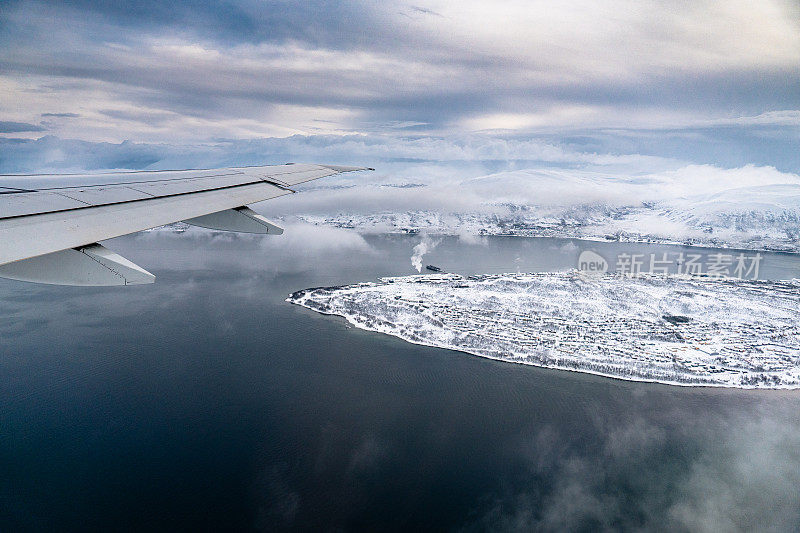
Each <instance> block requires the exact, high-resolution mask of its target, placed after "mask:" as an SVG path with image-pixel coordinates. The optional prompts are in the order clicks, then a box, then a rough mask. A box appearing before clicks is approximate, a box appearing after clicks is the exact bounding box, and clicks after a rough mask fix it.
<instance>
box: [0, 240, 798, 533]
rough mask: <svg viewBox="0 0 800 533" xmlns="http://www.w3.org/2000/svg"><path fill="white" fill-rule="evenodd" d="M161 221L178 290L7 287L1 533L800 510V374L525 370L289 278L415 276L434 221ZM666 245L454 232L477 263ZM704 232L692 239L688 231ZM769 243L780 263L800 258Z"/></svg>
mask: <svg viewBox="0 0 800 533" xmlns="http://www.w3.org/2000/svg"><path fill="white" fill-rule="evenodd" d="M321 233H322V236H321V237H320V238H317V239H315V238H314V237H313V235H314V233H313V232H311V233H304V234H302V235H294V236H293V234H292V232H291V231H289V232H287V233H286V234H285V235H283V236H282V237H279V238H277V239H281V240H263V239H261V238H249V237H237V236H222V235H215V234H212V233H210V232H195V233H191V234H185V235H179V234H173V233H163V232H162V233H157V232H153V233H148V234H143V235H140V236H136V237H128V238H123V239H117V240H114V241H111V242H109V243H108V246H109V247H111V248H113V249H115V250H116V251H119V252H120V253H122V254H123V255H125V256H126V257H128V258H130V259H131V260H133V261H135V262H137V263H139V264H141V265H143V266H145V267H146V268H148V269H149V270H151V271H152V272H153V273H154V274H156V276H157V283H156V284H155V285H152V286H142V287H127V288H113V289H101V288H97V289H94V288H91V289H86V288H71V287H49V286H41V285H31V284H25V283H19V282H11V281H0V316H2V317H3V319H2V322H1V323H0V372H2V374H1V376H2V377H1V378H0V380H1V381H0V461H2V465H3V473H2V477H0V530H26V529H28V530H34V529H35V530H43V529H57V530H90V529H170V530H174V529H192V530H220V529H241V530H330V529H336V530H360V529H379V530H409V529H421V528H425V529H436V530H449V529H456V530H467V531H476V530H485V529H492V530H497V529H501V530H515V529H530V528H539V529H553V530H559V529H565V528H567V529H572V530H587V531H588V530H597V529H620V528H622V529H657V530H664V529H678V530H681V529H691V530H734V529H750V528H754V527H757V528H760V529H772V530H797V529H798V528H800V495H798V491H797V486H798V483H799V482H800V453H798V450H800V409H799V408H800V392H798V391H744V390H731V389H705V388H678V387H671V386H665V385H656V384H650V383H636V382H626V381H620V380H613V379H607V378H602V377H597V376H592V375H586V374H579V373H572V372H563V371H556V370H548V369H540V368H535V367H528V366H521V365H513V364H507V363H502V362H497V361H492V360H488V359H481V358H479V357H474V356H470V355H467V354H463V353H459V352H454V351H448V350H440V349H435V348H429V347H424V346H417V345H411V344H408V343H405V342H403V341H401V340H399V339H396V338H393V337H389V336H385V335H380V334H377V333H371V332H366V331H361V330H357V329H353V328H350V327H348V326H347V325H346V323H345V322H344V321H343V320H342V319H339V318H336V317H328V316H323V315H319V314H316V313H313V312H311V311H308V310H305V309H302V308H300V307H297V306H293V305H290V304H288V303H286V302H284V299H285V297H286V295H287V294H288V293H289V292H292V291H295V290H299V289H303V288H307V287H312V286H327V285H339V284H345V283H355V282H360V281H370V280H373V279H375V277H377V276H391V275H407V274H411V273H416V272H415V271H412V269H411V264H410V261H409V256H410V255H411V249H412V247H413V246H414V244H416V243H417V242H418V241H419V238H418V237H415V236H375V237H369V238H367V240H366V241H363V240H361V239H360V238H357V237H355V236H352V235H345V234H343V233H342V232H327V231H326V232H321ZM584 249H591V250H596V251H598V252H600V253H602V254H606V255H607V256H609V257H610V256H611V255H613V254H616V253H619V252H621V251H623V252H636V253H640V251H641V253H650V250H653V249H655V250H656V251H658V252H661V251H662V250H664V247H656V248H653V247H648V245H644V244H641V245H639V244H637V245H631V244H620V243H584V242H579V241H566V240H554V239H521V238H490V239H486V240H484V241H478V242H475V243H464V242H461V241H459V240H458V239H456V238H447V239H443V240H442V241H441V242H440V243H439V244H438V246H437V247H436V248H435V249H434V250H433V251H432V252H431V253H430V254H429V255H428V256H426V257H425V258H424V263H425V264H428V263H432V264H435V265H437V266H440V267H442V268H443V269H444V270H450V271H454V272H459V273H469V274H472V273H499V272H509V271H518V270H519V271H542V270H554V269H565V268H571V267H574V266H575V264H576V261H577V257H578V254H579V253H580V251H581V250H584ZM675 249H678V248H675ZM798 272H800V258H798V257H796V256H791V255H781V254H765V257H764V261H763V263H762V271H761V273H762V277H767V278H791V277H800V276H798Z"/></svg>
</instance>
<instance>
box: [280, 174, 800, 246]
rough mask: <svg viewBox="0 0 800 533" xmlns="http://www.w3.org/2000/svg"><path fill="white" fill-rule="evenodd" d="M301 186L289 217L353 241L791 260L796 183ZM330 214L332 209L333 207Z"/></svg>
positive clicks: (525, 180)
mask: <svg viewBox="0 0 800 533" xmlns="http://www.w3.org/2000/svg"><path fill="white" fill-rule="evenodd" d="M363 179H364V178H363V176H359V177H356V178H343V179H339V181H337V182H336V184H335V185H326V184H322V183H320V184H309V185H308V186H306V187H305V188H304V189H303V194H302V195H296V196H294V197H292V198H290V199H289V200H287V202H288V201H291V202H294V204H293V205H291V204H280V202H281V200H280V199H278V200H277V201H276V202H278V203H276V204H273V205H270V206H268V208H269V209H270V210H274V209H275V208H277V209H278V211H279V212H280V210H281V207H284V206H285V207H289V208H290V209H291V211H290V212H287V213H286V214H289V215H291V216H297V217H299V218H300V219H301V220H303V221H305V222H309V223H312V224H316V225H332V226H337V227H342V228H352V229H355V230H357V231H359V232H362V233H393V232H394V233H418V232H423V233H428V234H441V235H460V236H465V237H468V236H477V235H513V236H528V237H564V238H580V239H588V240H606V241H621V242H655V243H681V244H688V245H693V246H703V247H715V248H739V249H747V250H771V251H784V252H800V176H798V175H796V174H792V173H784V172H779V171H777V170H775V169H774V168H771V167H752V166H748V167H742V168H738V169H720V168H717V167H712V166H708V165H690V166H686V167H682V168H678V169H672V170H664V171H660V172H656V173H652V174H641V173H639V174H614V173H602V172H597V171H588V170H579V169H568V170H567V169H553V168H545V169H529V170H517V171H511V172H502V173H498V174H492V175H488V176H480V177H474V178H469V179H464V180H457V179H448V178H440V179H432V180H425V179H423V180H419V181H414V180H413V179H412V178H409V179H399V180H398V179H385V180H383V181H381V180H380V179H378V180H374V181H370V182H368V183H363V182H362V181H360V180H363ZM332 206H333V207H332Z"/></svg>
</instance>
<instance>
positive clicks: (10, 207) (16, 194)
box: [0, 164, 367, 285]
mask: <svg viewBox="0 0 800 533" xmlns="http://www.w3.org/2000/svg"><path fill="white" fill-rule="evenodd" d="M356 170H367V169H365V168H360V167H339V166H332V165H309V164H288V165H277V166H263V167H239V168H223V169H208V170H178V171H152V172H151V171H146V172H120V173H113V174H94V175H92V174H88V175H68V176H66V175H61V176H43V175H37V176H33V175H30V176H3V177H1V178H0V277H9V278H13V279H22V280H26V281H39V282H44V283H57V284H67V285H128V284H135V283H149V282H152V280H153V276H152V275H151V274H150V273H148V272H147V271H145V270H144V269H142V268H141V267H138V266H137V265H134V264H133V263H130V261H127V260H126V259H124V258H122V257H120V256H118V255H116V254H114V253H113V252H111V251H109V250H105V249H104V248H102V246H100V245H99V244H96V243H97V241H101V240H106V239H111V238H113V237H119V236H120V235H127V234H129V233H135V232H137V231H142V230H146V229H150V228H154V227H158V226H162V225H164V224H169V223H172V222H178V221H187V222H189V223H190V224H196V225H198V226H204V227H217V228H219V229H226V230H232V231H250V232H254V233H280V232H281V231H280V228H277V226H274V225H272V224H271V223H269V222H268V221H267V220H266V219H264V218H263V217H261V216H260V215H257V214H256V213H254V212H253V211H251V210H249V209H247V208H246V205H247V204H251V203H255V202H260V201H263V200H268V199H270V198H275V197H278V196H282V195H285V194H290V193H292V192H293V191H292V190H291V188H290V187H292V186H293V185H297V184H299V183H303V182H306V181H310V180H314V179H318V178H323V177H325V176H331V175H334V174H339V173H341V172H350V171H356ZM53 178H58V180H54V179H53ZM55 181H57V182H58V184H59V185H61V186H60V187H55V186H53V185H54V183H53V182H55ZM65 182H67V184H66V186H65V185H64V184H65ZM34 183H35V184H36V185H35V186H34V185H33V184H34ZM73 184H74V185H73ZM77 184H81V185H77ZM48 185H49V186H48ZM76 254H77V255H76ZM108 271H110V274H109V272H108ZM109 276H110V277H109Z"/></svg>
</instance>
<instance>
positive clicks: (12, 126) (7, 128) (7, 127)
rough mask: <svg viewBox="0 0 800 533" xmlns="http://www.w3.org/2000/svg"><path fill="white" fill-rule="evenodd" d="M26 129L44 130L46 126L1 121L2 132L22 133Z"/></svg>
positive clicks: (0, 131) (0, 128) (0, 129)
mask: <svg viewBox="0 0 800 533" xmlns="http://www.w3.org/2000/svg"><path fill="white" fill-rule="evenodd" d="M25 131H44V128H43V127H41V126H37V125H36V124H28V123H26V122H7V121H0V133H22V132H25Z"/></svg>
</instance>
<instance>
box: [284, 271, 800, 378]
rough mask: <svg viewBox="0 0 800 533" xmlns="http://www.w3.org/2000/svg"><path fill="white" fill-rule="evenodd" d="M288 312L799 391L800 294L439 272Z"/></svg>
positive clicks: (604, 367) (575, 275)
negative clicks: (309, 311) (314, 313)
mask: <svg viewBox="0 0 800 533" xmlns="http://www.w3.org/2000/svg"><path fill="white" fill-rule="evenodd" d="M287 301H288V302H291V303H294V304H297V305H301V306H304V307H307V308H309V309H312V310H314V311H318V312H320V313H325V314H332V315H339V316H342V317H344V318H346V319H347V321H348V322H350V323H351V324H353V325H354V326H357V327H359V328H362V329H366V330H371V331H378V332H382V333H387V334H390V335H395V336H397V337H400V338H401V339H404V340H406V341H409V342H413V343H416V344H423V345H428V346H435V347H441V348H449V349H453V350H460V351H463V352H468V353H471V354H475V355H478V356H481V357H487V358H491V359H497V360H502V361H508V362H513V363H521V364H528V365H536V366H541V367H547V368H555V369H562V370H571V371H578V372H587V373H591V374H599V375H603V376H609V377H613V378H619V379H627V380H635V381H654V382H659V383H667V384H672V385H684V386H690V385H694V386H722V387H738V388H767V389H793V388H800V284H798V283H797V281H794V282H790V281H785V282H769V281H750V280H735V279H709V278H700V277H694V278H690V277H677V276H663V275H641V276H636V277H622V276H616V275H610V274H606V275H587V274H584V273H581V272H577V271H570V272H552V273H538V274H501V275H485V276H470V277H462V276H458V275H455V274H434V275H421V276H406V277H395V278H382V279H380V280H379V282H376V283H360V284H356V285H348V286H341V287H327V288H313V289H306V290H302V291H298V292H295V293H293V294H291V295H290V296H289V298H288V299H287Z"/></svg>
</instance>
